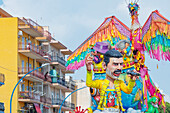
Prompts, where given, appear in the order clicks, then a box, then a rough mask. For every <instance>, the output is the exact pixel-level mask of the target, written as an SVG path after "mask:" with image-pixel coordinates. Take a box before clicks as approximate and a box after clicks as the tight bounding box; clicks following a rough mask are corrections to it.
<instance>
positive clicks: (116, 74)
mask: <svg viewBox="0 0 170 113" xmlns="http://www.w3.org/2000/svg"><path fill="white" fill-rule="evenodd" d="M120 74H121V70H116V71H114V72H113V75H114V76H119V75H120Z"/></svg>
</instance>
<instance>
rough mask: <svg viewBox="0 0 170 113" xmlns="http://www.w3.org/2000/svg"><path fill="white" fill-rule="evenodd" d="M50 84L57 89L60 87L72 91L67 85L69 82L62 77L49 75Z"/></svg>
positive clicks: (65, 90)
mask: <svg viewBox="0 0 170 113" xmlns="http://www.w3.org/2000/svg"><path fill="white" fill-rule="evenodd" d="M51 80H52V82H51V83H52V85H53V86H54V87H56V88H57V89H62V90H63V91H64V92H72V91H73V90H72V89H71V87H69V83H68V82H67V81H65V79H64V78H60V77H54V76H51Z"/></svg>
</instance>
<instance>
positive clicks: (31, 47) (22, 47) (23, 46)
mask: <svg viewBox="0 0 170 113" xmlns="http://www.w3.org/2000/svg"><path fill="white" fill-rule="evenodd" d="M18 49H19V50H31V51H33V52H35V53H37V54H39V55H41V56H42V57H43V56H45V53H44V52H43V50H42V49H41V47H40V46H36V45H33V44H30V43H29V44H25V43H19V45H18Z"/></svg>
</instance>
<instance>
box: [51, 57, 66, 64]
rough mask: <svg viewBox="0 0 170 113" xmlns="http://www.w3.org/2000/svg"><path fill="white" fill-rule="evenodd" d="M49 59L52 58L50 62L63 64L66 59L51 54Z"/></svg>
mask: <svg viewBox="0 0 170 113" xmlns="http://www.w3.org/2000/svg"><path fill="white" fill-rule="evenodd" d="M51 59H52V62H59V63H61V64H62V65H64V66H65V64H66V61H65V60H64V59H63V58H61V57H59V56H52V57H51Z"/></svg>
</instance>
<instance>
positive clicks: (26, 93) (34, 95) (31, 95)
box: [19, 91, 41, 102]
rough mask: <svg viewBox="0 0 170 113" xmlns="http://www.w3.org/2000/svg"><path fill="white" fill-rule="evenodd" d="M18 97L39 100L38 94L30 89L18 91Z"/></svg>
mask: <svg viewBox="0 0 170 113" xmlns="http://www.w3.org/2000/svg"><path fill="white" fill-rule="evenodd" d="M19 93H20V95H19V99H32V100H35V101H39V102H40V100H41V99H40V94H38V93H35V92H30V91H20V92H19Z"/></svg>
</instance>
